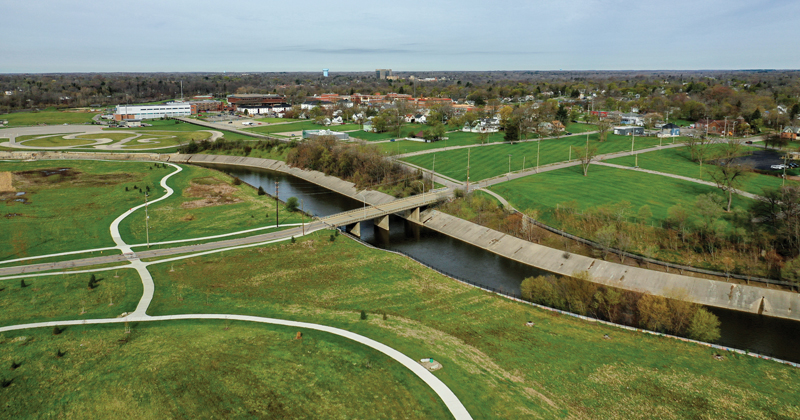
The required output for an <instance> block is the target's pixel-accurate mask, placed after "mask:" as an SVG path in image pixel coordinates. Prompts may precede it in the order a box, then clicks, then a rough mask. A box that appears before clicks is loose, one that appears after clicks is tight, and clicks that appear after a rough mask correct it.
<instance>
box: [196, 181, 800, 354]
mask: <svg viewBox="0 0 800 420" xmlns="http://www.w3.org/2000/svg"><path fill="white" fill-rule="evenodd" d="M204 166H208V167H212V168H214V169H217V170H220V171H222V172H225V173H227V174H230V175H232V176H236V177H239V178H240V179H241V180H242V181H244V182H246V183H247V184H249V185H251V186H253V187H255V188H258V187H259V186H261V187H263V188H264V190H265V191H266V192H267V193H268V194H270V195H273V196H274V194H275V182H276V181H277V182H278V183H279V188H278V197H279V198H280V199H281V200H283V201H286V199H288V198H289V197H297V198H298V199H299V200H303V204H304V206H305V211H306V213H308V214H311V215H314V216H328V215H331V214H335V213H340V212H343V211H347V210H353V209H356V208H360V207H361V206H362V205H363V204H362V203H361V202H359V201H356V200H353V199H351V198H349V197H345V196H343V195H340V194H338V193H335V192H333V191H330V190H328V189H325V188H323V187H320V186H318V185H316V184H312V183H310V182H307V181H304V180H302V179H299V178H296V177H294V176H291V175H286V174H283V173H279V172H274V171H268V170H262V169H253V168H243V167H236V166H225V165H204ZM361 239H362V240H363V241H364V242H367V243H369V244H371V245H373V246H376V247H379V248H384V249H389V250H393V251H400V252H402V253H405V254H407V255H409V256H411V257H412V258H414V259H416V260H417V261H420V262H422V263H424V264H426V265H428V266H431V267H434V268H436V269H437V270H440V271H442V272H444V273H447V274H450V275H452V276H454V277H457V278H461V279H465V280H467V281H470V282H473V283H479V284H484V285H486V286H490V287H492V288H495V289H499V290H503V291H508V292H515V293H519V285H520V283H521V282H522V280H523V279H524V278H525V277H529V276H534V275H537V274H542V273H546V272H545V271H543V270H539V269H537V268H535V267H531V266H528V265H524V264H520V263H518V262H516V261H512V260H509V259H506V258H503V257H500V256H498V255H496V254H493V253H491V252H488V251H485V250H482V249H480V248H477V247H475V246H473V245H470V244H467V243H464V242H461V241H459V240H456V239H453V238H450V237H449V236H446V235H443V234H440V233H438V232H434V231H432V230H430V229H427V228H425V227H420V226H416V225H413V224H410V223H409V222H407V221H405V220H404V219H401V218H399V217H395V216H392V217H391V219H390V231H389V232H388V233H386V232H385V231H383V230H381V229H374V228H373V225H372V222H371V221H368V222H363V223H362V228H361ZM708 309H709V310H711V311H712V312H713V313H714V314H716V315H717V316H718V317H719V319H720V321H721V322H722V326H721V330H722V331H721V332H722V337H721V338H720V340H719V342H718V343H717V344H721V345H724V346H728V347H734V348H738V349H742V350H748V351H751V352H755V353H760V354H763V355H767V356H772V357H777V358H779V359H784V360H788V361H792V362H800V322H796V321H791V320H785V319H780V318H772V317H767V316H762V315H756V314H750V313H744V312H737V311H732V310H726V309H719V308H713V307H710V308H708Z"/></svg>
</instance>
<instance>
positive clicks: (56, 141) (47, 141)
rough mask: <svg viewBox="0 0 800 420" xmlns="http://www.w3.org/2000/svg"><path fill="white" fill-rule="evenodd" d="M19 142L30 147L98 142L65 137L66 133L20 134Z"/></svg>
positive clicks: (79, 144)
mask: <svg viewBox="0 0 800 420" xmlns="http://www.w3.org/2000/svg"><path fill="white" fill-rule="evenodd" d="M26 138H27V139H26ZM17 143H20V144H22V145H23V146H30V147H64V146H81V145H87V144H94V143H96V142H95V141H94V140H87V139H79V138H75V139H65V138H64V134H56V135H52V136H19V137H17Z"/></svg>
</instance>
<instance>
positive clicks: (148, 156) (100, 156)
mask: <svg viewBox="0 0 800 420" xmlns="http://www.w3.org/2000/svg"><path fill="white" fill-rule="evenodd" d="M168 156H169V155H163V154H158V153H102V152H100V153H97V152H58V151H53V152H22V151H20V152H16V151H15V152H11V151H0V160H39V159H41V160H135V161H146V162H153V161H159V162H167V161H168V160H169V157H168Z"/></svg>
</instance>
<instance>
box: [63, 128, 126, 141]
mask: <svg viewBox="0 0 800 420" xmlns="http://www.w3.org/2000/svg"><path fill="white" fill-rule="evenodd" d="M106 131H108V130H106ZM134 134H135V133H131V132H124V133H118V132H117V133H112V132H103V133H97V134H79V135H77V136H76V137H77V138H81V139H93V140H96V139H111V140H114V141H120V140H125V139H127V138H129V137H133V135H134Z"/></svg>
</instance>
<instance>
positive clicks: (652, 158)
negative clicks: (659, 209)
mask: <svg viewBox="0 0 800 420" xmlns="http://www.w3.org/2000/svg"><path fill="white" fill-rule="evenodd" d="M636 161H637V159H636V157H634V156H625V157H620V158H616V159H610V160H608V163H614V164H617V165H624V166H630V167H633V166H635V164H636ZM638 162H639V167H640V168H642V169H649V170H652V171H658V172H665V173H669V174H676V175H681V176H688V177H692V178H699V179H703V180H706V181H713V179H712V178H711V176H710V175H709V171H710V170H711V168H713V165H712V164H710V163H706V164H705V165H703V166H702V167H701V166H700V164H698V163H697V162H694V161H692V160H691V154H690V153H689V149H688V148H686V147H681V148H675V149H663V150H658V151H655V152H648V153H642V154H640V155H639V157H638ZM781 182H782V179H781V178H779V177H775V176H769V175H764V174H758V173H752V174H750V175H749V176H748V177H747V178H745V179H744V181H743V182H742V187H741V189H742V190H744V191H747V192H750V193H753V194H761V193H762V191H763V190H764V188H777V187H780V186H781ZM786 183H787V184H790V185H791V184H797V182H795V181H791V180H787V181H786Z"/></svg>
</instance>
